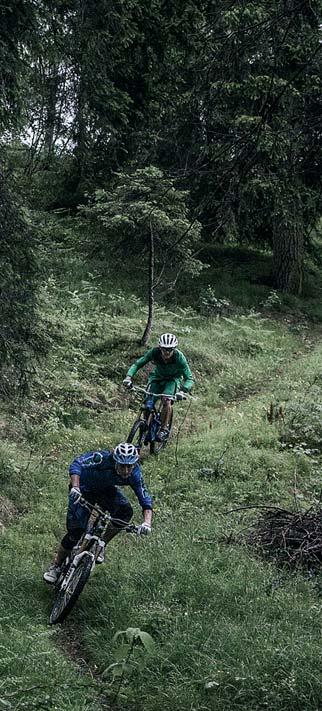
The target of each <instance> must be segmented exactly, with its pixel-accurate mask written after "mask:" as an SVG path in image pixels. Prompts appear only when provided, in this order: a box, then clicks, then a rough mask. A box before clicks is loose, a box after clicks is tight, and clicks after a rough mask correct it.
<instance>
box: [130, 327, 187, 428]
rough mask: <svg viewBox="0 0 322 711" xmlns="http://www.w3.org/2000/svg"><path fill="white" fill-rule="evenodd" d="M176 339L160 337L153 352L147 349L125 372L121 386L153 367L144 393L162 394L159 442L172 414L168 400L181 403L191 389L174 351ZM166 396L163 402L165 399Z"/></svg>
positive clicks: (180, 355) (183, 359)
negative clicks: (174, 399) (172, 399)
mask: <svg viewBox="0 0 322 711" xmlns="http://www.w3.org/2000/svg"><path fill="white" fill-rule="evenodd" d="M177 346H178V339H177V338H176V336H174V335H173V333H163V334H162V335H161V336H160V338H159V344H158V346H157V347H156V348H150V350H148V351H146V353H144V355H143V356H141V358H138V359H137V360H136V361H135V363H133V365H131V367H130V368H129V369H128V371H127V374H126V378H125V379H124V380H123V385H125V387H127V388H131V387H132V378H133V377H134V376H135V375H136V373H137V371H138V370H139V369H140V368H143V366H144V365H146V364H147V363H149V362H150V361H151V362H152V363H153V364H154V365H155V366H156V367H155V369H154V370H153V372H152V373H151V375H150V376H149V379H148V383H147V390H149V391H150V392H151V393H152V394H153V395H159V394H161V393H162V394H164V395H165V397H163V398H162V403H163V405H162V411H161V429H160V432H159V435H158V439H159V440H160V441H163V440H164V439H166V438H167V436H168V434H169V422H170V417H171V412H172V401H171V397H173V396H174V395H176V397H177V399H178V400H183V399H185V393H187V392H189V391H190V390H191V388H192V386H193V382H194V381H193V378H192V373H191V370H190V368H189V365H188V361H187V359H186V357H185V356H184V355H183V353H181V351H179V350H178V349H177ZM167 395H168V396H169V398H170V399H169V398H167V397H166V396H167Z"/></svg>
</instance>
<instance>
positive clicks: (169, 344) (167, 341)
mask: <svg viewBox="0 0 322 711" xmlns="http://www.w3.org/2000/svg"><path fill="white" fill-rule="evenodd" d="M177 345H178V339H177V338H176V336H174V335H173V333H162V335H161V336H160V338H159V346H160V348H169V350H170V349H171V350H172V349H173V348H176V347H177Z"/></svg>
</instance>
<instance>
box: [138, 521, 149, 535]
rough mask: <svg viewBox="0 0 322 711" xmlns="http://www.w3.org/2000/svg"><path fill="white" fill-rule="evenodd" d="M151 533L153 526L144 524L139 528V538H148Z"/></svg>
mask: <svg viewBox="0 0 322 711" xmlns="http://www.w3.org/2000/svg"><path fill="white" fill-rule="evenodd" d="M150 533H151V526H149V525H148V524H147V523H142V524H141V526H139V528H138V536H148V535H149V534H150Z"/></svg>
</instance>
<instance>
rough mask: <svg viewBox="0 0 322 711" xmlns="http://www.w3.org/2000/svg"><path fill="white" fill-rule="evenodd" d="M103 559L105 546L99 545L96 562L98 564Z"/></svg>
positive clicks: (102, 561)
mask: <svg viewBox="0 0 322 711" xmlns="http://www.w3.org/2000/svg"><path fill="white" fill-rule="evenodd" d="M104 560H105V546H101V547H100V551H99V554H98V556H97V558H96V564H98V565H100V563H104Z"/></svg>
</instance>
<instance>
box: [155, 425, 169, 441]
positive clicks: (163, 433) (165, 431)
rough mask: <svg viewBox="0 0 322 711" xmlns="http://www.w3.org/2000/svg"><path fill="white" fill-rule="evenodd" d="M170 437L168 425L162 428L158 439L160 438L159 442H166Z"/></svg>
mask: <svg viewBox="0 0 322 711" xmlns="http://www.w3.org/2000/svg"><path fill="white" fill-rule="evenodd" d="M168 437H169V430H168V428H167V427H166V428H162V429H161V430H160V431H159V432H158V436H157V440H158V442H164V441H165V440H166V439H168Z"/></svg>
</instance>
